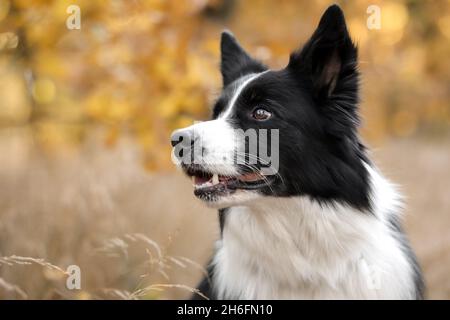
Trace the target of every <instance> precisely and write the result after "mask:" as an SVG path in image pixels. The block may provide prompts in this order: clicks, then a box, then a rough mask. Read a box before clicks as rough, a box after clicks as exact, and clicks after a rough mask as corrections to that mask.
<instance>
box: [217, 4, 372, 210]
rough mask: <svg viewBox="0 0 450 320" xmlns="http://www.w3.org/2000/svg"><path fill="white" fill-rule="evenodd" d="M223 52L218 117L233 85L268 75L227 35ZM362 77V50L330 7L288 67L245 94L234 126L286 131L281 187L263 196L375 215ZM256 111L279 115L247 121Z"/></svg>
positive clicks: (283, 133) (252, 85)
mask: <svg viewBox="0 0 450 320" xmlns="http://www.w3.org/2000/svg"><path fill="white" fill-rule="evenodd" d="M221 47H222V68H221V70H222V76H223V79H224V85H225V87H224V90H223V93H222V95H221V97H220V98H219V99H218V101H217V103H216V105H215V107H214V111H213V118H216V117H217V116H218V115H219V114H220V113H221V112H222V111H223V109H224V108H225V106H226V105H227V104H228V102H229V100H230V99H231V96H232V92H233V90H234V86H233V84H232V82H233V81H234V80H235V79H237V78H238V77H241V76H244V75H247V74H252V73H258V72H261V71H264V70H266V67H265V66H264V65H262V64H261V63H260V62H258V61H256V60H255V59H253V58H251V57H250V56H249V55H248V54H247V53H246V52H245V51H244V49H242V47H241V46H240V45H239V44H238V43H237V41H236V39H235V38H234V37H233V36H231V35H230V33H229V32H225V33H223V34H222V41H221ZM358 77H359V76H358V70H357V49H356V47H355V46H354V44H353V42H352V41H351V39H350V36H349V34H348V31H347V28H346V25H345V20H344V16H343V14H342V11H341V10H340V9H339V7H337V6H332V7H330V8H329V9H328V10H327V11H326V12H325V13H324V15H323V17H322V19H321V21H320V23H319V26H318V28H317V30H316V32H315V33H314V34H313V36H312V37H311V39H310V40H309V41H308V42H307V43H306V44H305V46H304V47H303V49H302V50H298V51H296V52H294V53H293V54H292V55H291V58H290V61H289V64H288V66H287V67H286V68H284V69H282V70H278V71H269V72H267V73H265V74H263V75H262V76H260V77H259V78H257V79H256V80H254V81H252V82H251V83H250V84H249V85H248V86H247V87H246V88H245V90H244V91H243V92H242V93H241V95H240V97H239V99H238V100H237V101H236V104H235V105H236V111H235V113H234V118H233V123H234V125H235V127H236V128H240V129H243V130H247V129H250V128H252V129H280V138H279V140H280V148H279V154H280V155H282V156H283V159H281V160H280V168H279V174H280V176H281V177H283V181H281V179H279V181H278V183H276V184H272V186H271V188H266V189H263V190H261V192H263V193H265V194H272V195H276V196H293V195H308V196H310V197H312V198H314V199H316V200H317V201H329V200H338V201H343V202H346V203H348V204H349V205H351V206H354V207H356V208H358V209H362V210H366V211H370V202H369V195H368V192H369V186H368V175H367V172H366V169H365V167H364V166H363V164H362V161H361V160H364V161H366V162H367V163H368V162H369V161H368V159H367V157H366V155H365V148H364V146H363V144H362V143H361V141H360V140H359V137H358V135H357V128H358V125H359V117H358ZM255 107H264V108H265V109H267V110H269V111H270V112H272V113H273V114H274V116H273V117H272V119H270V120H268V121H265V122H257V121H255V120H254V119H252V118H251V117H249V114H250V113H251V112H252V110H253V109H254V108H255ZM269 149H270V148H269ZM269 151H270V150H269ZM292 168H296V170H292Z"/></svg>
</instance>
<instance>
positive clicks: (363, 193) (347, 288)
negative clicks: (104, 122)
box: [172, 5, 424, 299]
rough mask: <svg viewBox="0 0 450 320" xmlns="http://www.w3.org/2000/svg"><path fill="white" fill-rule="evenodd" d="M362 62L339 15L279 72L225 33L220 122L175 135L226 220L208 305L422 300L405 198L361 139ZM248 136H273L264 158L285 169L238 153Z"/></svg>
mask: <svg viewBox="0 0 450 320" xmlns="http://www.w3.org/2000/svg"><path fill="white" fill-rule="evenodd" d="M357 62H358V61H357V48H356V46H355V44H354V43H353V41H352V40H351V38H350V35H349V33H348V30H347V27H346V22H345V18H344V14H343V12H342V10H341V9H340V8H339V7H338V6H337V5H333V6H331V7H329V8H328V9H327V10H326V11H325V12H324V14H323V16H322V18H321V20H320V23H319V25H318V27H317V28H316V30H315V32H314V33H313V35H312V36H311V38H310V39H309V40H308V41H307V42H306V44H305V45H304V46H303V47H302V48H301V49H299V50H297V51H294V52H293V53H292V54H291V55H290V59H289V63H288V65H287V66H286V67H285V68H284V69H281V70H271V69H269V68H268V67H267V66H265V65H264V64H262V63H261V62H259V61H257V60H256V59H254V58H252V57H251V56H250V55H249V54H248V53H247V52H246V51H245V50H244V49H243V48H242V47H241V45H240V44H239V43H238V42H237V40H236V38H235V37H234V36H233V34H231V33H230V32H229V31H224V32H223V33H222V36H221V73H222V78H223V90H222V93H221V95H220V97H219V98H218V99H217V101H216V102H215V105H214V108H213V114H212V119H211V120H210V121H205V122H200V123H196V124H194V125H192V126H190V127H187V128H183V129H179V130H176V131H175V132H174V133H173V135H172V145H173V146H174V153H173V154H174V160H175V161H177V164H178V165H179V166H180V167H181V168H182V170H183V171H184V172H185V173H186V174H187V175H188V176H189V177H191V178H192V179H193V183H194V194H195V196H197V197H198V198H199V199H201V200H202V201H203V202H204V203H206V204H207V205H208V206H210V207H214V208H218V210H219V221H220V229H221V237H220V240H219V241H218V242H217V247H216V249H215V253H214V256H213V258H212V259H211V261H210V264H209V266H208V272H209V276H208V277H206V278H205V279H204V280H203V281H202V282H201V283H200V285H199V287H198V289H199V290H200V291H201V292H202V293H203V294H204V295H205V296H207V297H208V298H211V299H422V298H423V296H424V284H423V280H422V275H421V271H420V268H419V265H418V263H417V260H416V257H415V255H414V253H413V251H412V250H411V248H410V246H409V243H408V240H407V238H406V236H405V234H404V232H403V231H402V228H401V212H402V201H401V197H400V196H399V194H398V192H397V191H396V189H395V187H394V186H393V185H392V184H391V183H390V182H388V181H387V180H386V179H385V178H384V177H383V176H382V175H381V173H380V172H379V170H378V169H377V167H376V166H375V165H374V164H373V163H372V162H371V161H370V159H369V157H368V151H367V149H366V147H365V146H364V144H363V143H362V142H361V139H360V138H359V136H358V132H357V131H358V127H359V124H360V118H359V115H358V103H359V81H358V79H359V72H358V65H357V64H358V63H357ZM252 130H253V131H254V132H256V134H255V135H253V136H257V137H258V138H261V137H260V136H259V135H258V134H259V133H261V132H265V134H266V136H267V133H268V132H276V133H277V134H273V135H270V139H268V138H267V139H266V147H265V151H266V153H267V154H269V153H270V154H271V155H275V154H277V155H278V160H277V161H276V157H274V158H272V159H269V160H271V162H272V163H271V164H268V163H267V161H263V160H267V157H262V156H261V155H259V154H258V153H257V152H256V153H255V152H249V151H248V150H247V149H245V150H244V149H242V148H241V146H242V145H245V148H249V147H250V144H249V140H251V139H249V138H250V137H251V135H247V134H246V132H248V131H252ZM237 131H239V132H244V135H242V134H236V132H237ZM268 140H270V142H269V141H268ZM259 142H260V141H259ZM272 142H276V143H272ZM181 146H182V147H181ZM197 146H198V147H197ZM177 148H178V149H177ZM258 148H259V149H264V148H262V147H261V145H259V147H258ZM258 148H257V151H258V152H259V149H258ZM237 150H240V151H239V152H238V151H237ZM242 150H244V151H242ZM255 150H256V149H254V150H253V151H255ZM236 155H237V156H236ZM193 158H196V160H197V161H192V159H193ZM237 158H239V159H238V160H240V161H236V159H237ZM227 159H228V160H229V159H233V161H226V160H227ZM250 160H255V161H253V162H252V163H250ZM274 163H275V164H276V166H273V164H274ZM197 297H198V296H197ZM194 298H195V297H194Z"/></svg>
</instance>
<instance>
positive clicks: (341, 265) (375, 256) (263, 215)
mask: <svg viewBox="0 0 450 320" xmlns="http://www.w3.org/2000/svg"><path fill="white" fill-rule="evenodd" d="M383 221H384V220H383V219H379V218H377V217H375V216H373V215H370V214H368V213H362V212H357V211H356V210H354V209H351V208H348V207H345V206H341V205H334V206H329V207H327V206H323V205H319V204H317V203H314V202H312V201H309V200H307V199H304V198H300V197H299V198H289V199H266V200H264V201H261V202H260V203H259V204H258V205H257V206H253V207H235V208H231V209H229V211H228V213H227V218H226V223H225V226H224V229H223V237H222V240H221V241H219V243H218V248H217V252H216V255H215V258H214V265H215V266H214V268H215V269H214V273H215V274H214V288H215V290H216V293H217V295H218V296H219V298H237V299H274V298H278V299H315V298H317V299H336V298H338V299H339V298H343V299H344V298H355V299H364V298H412V297H413V291H414V290H413V288H412V282H411V270H410V269H411V267H410V265H409V263H408V261H407V258H406V256H405V255H404V253H403V252H402V250H401V247H400V244H399V243H398V242H397V241H396V237H395V235H394V234H392V230H390V229H389V227H388V226H387V225H386V224H385V223H384V222H383Z"/></svg>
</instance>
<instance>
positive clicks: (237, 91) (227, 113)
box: [219, 70, 269, 118]
mask: <svg viewBox="0 0 450 320" xmlns="http://www.w3.org/2000/svg"><path fill="white" fill-rule="evenodd" d="M268 71H269V70H266V71H263V72H260V73H256V74H255V73H253V74H251V75H248V76H244V77H242V78H241V79H240V80H237V82H238V83H237V85H236V89H235V90H234V93H233V97H232V98H231V100H230V103H229V104H228V106H227V109H226V110H225V111H224V112H222V113H221V114H220V115H219V118H228V117H229V116H230V114H231V111H232V109H233V106H234V105H235V103H236V101H237V99H238V98H239V95H240V94H241V93H242V91H243V90H244V89H245V87H247V85H248V84H249V83H250V82H252V81H253V80H255V79H256V78H258V77H259V76H261V75H263V74H264V73H266V72H268Z"/></svg>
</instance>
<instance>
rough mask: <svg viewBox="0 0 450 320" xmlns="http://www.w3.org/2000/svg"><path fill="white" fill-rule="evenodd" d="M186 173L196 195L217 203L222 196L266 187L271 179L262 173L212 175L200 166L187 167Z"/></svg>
mask: <svg viewBox="0 0 450 320" xmlns="http://www.w3.org/2000/svg"><path fill="white" fill-rule="evenodd" d="M184 169H185V172H186V173H187V175H188V176H190V177H191V178H192V183H193V185H194V194H195V196H197V197H198V198H200V199H202V200H205V201H215V200H217V198H219V197H222V196H228V195H231V194H233V193H234V192H236V190H240V189H241V190H256V189H260V188H262V187H266V186H268V185H269V184H270V182H271V180H272V179H271V177H269V176H265V175H263V174H261V173H260V172H249V173H242V174H239V175H235V176H229V175H221V174H218V173H211V172H208V171H205V170H203V169H201V168H200V167H199V166H188V167H185V168H184Z"/></svg>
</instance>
